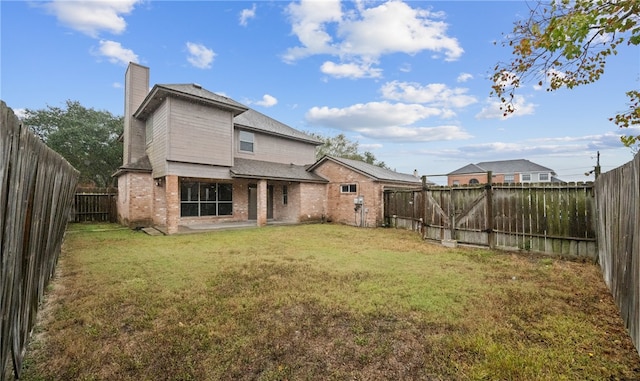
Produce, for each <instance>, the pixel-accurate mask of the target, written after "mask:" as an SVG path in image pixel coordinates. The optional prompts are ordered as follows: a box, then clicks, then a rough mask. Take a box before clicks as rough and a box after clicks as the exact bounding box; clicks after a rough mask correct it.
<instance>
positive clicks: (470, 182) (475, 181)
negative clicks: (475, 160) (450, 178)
mask: <svg viewBox="0 0 640 381" xmlns="http://www.w3.org/2000/svg"><path fill="white" fill-rule="evenodd" d="M469 184H480V182H479V181H478V179H471V180H469Z"/></svg>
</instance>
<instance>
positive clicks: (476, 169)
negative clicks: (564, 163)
mask: <svg viewBox="0 0 640 381" xmlns="http://www.w3.org/2000/svg"><path fill="white" fill-rule="evenodd" d="M487 171H491V172H493V174H494V175H495V174H505V173H523V172H524V173H526V172H551V173H553V174H555V172H554V171H553V170H552V169H551V168H547V167H543V166H542V165H540V164H536V163H533V162H531V161H529V160H526V159H516V160H499V161H483V162H481V163H477V164H468V165H465V166H464V167H462V168H459V169H456V170H455V171H453V172H451V173H449V175H462V174H467V173H482V172H487Z"/></svg>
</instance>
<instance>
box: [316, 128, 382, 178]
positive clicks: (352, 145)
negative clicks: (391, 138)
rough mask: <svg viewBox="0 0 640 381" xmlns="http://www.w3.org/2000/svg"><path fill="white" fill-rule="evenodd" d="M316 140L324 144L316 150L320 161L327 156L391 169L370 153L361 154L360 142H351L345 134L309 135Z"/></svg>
mask: <svg viewBox="0 0 640 381" xmlns="http://www.w3.org/2000/svg"><path fill="white" fill-rule="evenodd" d="M309 134H310V135H311V136H313V137H314V138H316V139H318V140H320V141H321V142H322V145H321V146H318V148H317V149H316V159H320V158H322V157H323V156H325V155H329V156H334V157H341V158H345V159H351V160H359V161H364V162H365V163H369V164H373V165H376V166H378V167H380V168H385V169H389V167H387V165H386V164H385V163H384V161H379V160H377V159H376V157H375V155H374V154H373V153H371V152H369V151H365V152H364V153H360V150H359V144H358V142H357V141H356V142H353V141H351V140H349V139H348V138H347V137H346V136H345V135H344V134H339V135H336V136H323V135H320V134H316V133H313V132H311V133H309Z"/></svg>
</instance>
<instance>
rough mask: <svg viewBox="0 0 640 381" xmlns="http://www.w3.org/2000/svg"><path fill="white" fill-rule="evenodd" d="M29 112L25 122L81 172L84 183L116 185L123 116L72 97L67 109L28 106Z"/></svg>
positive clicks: (120, 153) (120, 156) (120, 158)
mask: <svg viewBox="0 0 640 381" xmlns="http://www.w3.org/2000/svg"><path fill="white" fill-rule="evenodd" d="M25 114H26V116H25V117H24V118H23V119H22V122H23V123H24V124H25V125H27V126H29V128H30V129H31V130H32V131H33V132H34V133H35V134H36V135H37V136H39V137H40V139H42V141H43V142H44V143H45V144H46V145H47V146H49V147H50V148H51V149H53V150H54V151H56V152H58V153H59V154H60V155H62V156H63V157H64V158H65V159H67V161H68V162H69V163H70V164H71V165H72V166H74V167H75V168H76V169H77V170H79V171H80V182H81V183H84V184H91V185H95V186H98V187H108V186H113V183H114V181H113V179H112V177H111V175H112V174H113V173H114V172H115V171H116V170H117V169H118V167H119V166H120V165H121V164H122V144H121V143H119V142H118V136H119V135H120V134H121V133H122V129H123V126H124V122H123V118H122V117H121V116H114V115H112V114H111V113H110V112H108V111H97V110H94V109H92V108H89V109H88V108H86V107H84V106H82V105H81V104H80V102H77V101H71V100H68V101H66V108H60V107H52V106H47V108H46V109H41V110H31V109H27V110H26V112H25Z"/></svg>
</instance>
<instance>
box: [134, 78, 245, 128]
mask: <svg viewBox="0 0 640 381" xmlns="http://www.w3.org/2000/svg"><path fill="white" fill-rule="evenodd" d="M168 96H173V97H176V98H182V99H185V100H188V101H191V102H196V103H202V104H207V105H212V106H216V107H218V108H222V109H225V110H229V111H231V112H233V115H234V116H235V115H238V114H240V113H242V112H244V111H247V110H248V109H249V108H248V107H247V106H245V105H243V104H242V103H239V102H236V101H234V100H233V99H231V98H227V97H225V96H222V95H219V94H216V93H212V92H211V91H209V90H206V89H203V88H202V86H200V85H197V84H195V83H188V84H173V85H171V84H169V85H155V86H153V88H152V89H151V91H150V92H149V94H147V96H146V98H145V99H144V101H142V104H141V105H140V107H138V110H136V112H135V113H134V114H133V116H134V117H136V118H139V119H146V118H148V117H149V115H151V113H153V111H155V109H157V108H158V106H160V105H161V104H162V102H163V101H164V100H165V99H166V98H167V97H168Z"/></svg>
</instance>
